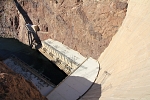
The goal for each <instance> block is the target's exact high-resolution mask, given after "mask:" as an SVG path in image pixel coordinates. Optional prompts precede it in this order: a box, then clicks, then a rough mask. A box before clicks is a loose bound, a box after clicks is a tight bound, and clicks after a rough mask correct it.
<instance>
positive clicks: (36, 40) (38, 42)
mask: <svg viewBox="0 0 150 100" xmlns="http://www.w3.org/2000/svg"><path fill="white" fill-rule="evenodd" d="M14 2H15V4H16V7H17V9H18V11H19V12H20V13H21V15H22V16H23V18H24V20H25V23H26V24H30V25H33V22H32V21H31V19H30V18H29V16H28V14H27V12H26V11H25V10H24V9H23V8H22V7H21V5H20V4H19V3H18V1H17V0H14ZM32 37H33V38H32ZM28 41H29V46H30V47H31V48H32V47H33V45H35V48H36V49H39V48H40V47H41V46H42V43H41V40H40V38H39V36H38V35H37V32H36V31H34V30H28ZM35 43H36V44H35Z"/></svg>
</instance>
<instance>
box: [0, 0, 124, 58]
mask: <svg viewBox="0 0 150 100" xmlns="http://www.w3.org/2000/svg"><path fill="white" fill-rule="evenodd" d="M10 1H12V0H10ZM1 2H2V1H1ZM3 2H4V1H3ZM18 3H19V4H20V5H21V7H22V8H23V9H24V10H25V12H26V13H27V15H28V16H29V18H30V19H31V21H32V23H33V24H35V25H39V27H40V32H39V33H38V35H39V37H40V39H41V40H44V39H48V38H52V39H54V40H58V41H60V42H62V43H63V44H65V45H67V46H69V47H70V48H72V49H74V50H77V51H79V52H80V53H81V54H82V55H84V56H91V57H93V58H96V59H97V58H98V57H99V55H100V54H101V53H102V52H103V50H104V49H105V48H106V47H107V46H108V44H109V42H110V41H111V38H112V36H113V35H114V34H115V33H116V32H117V31H118V28H119V26H120V25H121V23H122V21H123V19H124V17H125V14H126V8H127V3H126V0H113V1H109V0H69V1H68V0H18ZM6 6H11V7H12V8H13V9H12V8H8V9H7V8H5V9H4V12H6V11H8V12H11V10H12V12H15V13H14V14H11V13H12V12H11V13H9V14H10V15H12V16H8V15H6V17H7V21H8V22H10V21H9V19H12V18H13V17H14V16H17V22H18V23H19V24H18V23H17V26H16V29H14V28H13V30H15V31H12V32H11V31H10V30H8V31H9V32H10V33H11V35H13V36H15V37H16V38H18V39H19V40H20V41H22V42H24V43H27V44H28V35H27V31H26V28H25V21H24V18H23V17H22V15H21V13H19V11H18V10H17V9H16V8H15V3H13V2H12V3H8V4H7V3H6ZM4 7H5V6H4ZM13 21H15V20H13ZM3 23H4V22H3ZM30 24H31V23H30ZM13 25H14V23H13ZM6 26H7V27H8V25H7V23H6ZM10 26H11V25H10ZM14 27H15V26H14ZM3 29H5V28H3ZM17 32H19V33H17ZM45 32H47V34H45ZM4 33H7V32H6V31H4Z"/></svg>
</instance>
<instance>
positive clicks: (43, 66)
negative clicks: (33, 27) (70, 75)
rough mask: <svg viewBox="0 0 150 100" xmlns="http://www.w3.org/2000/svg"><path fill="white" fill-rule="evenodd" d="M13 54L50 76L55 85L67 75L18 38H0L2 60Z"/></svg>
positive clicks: (0, 58) (0, 56)
mask: <svg viewBox="0 0 150 100" xmlns="http://www.w3.org/2000/svg"><path fill="white" fill-rule="evenodd" d="M12 55H14V56H16V57H17V58H19V59H20V60H22V61H24V62H25V63H26V64H28V65H29V66H30V67H33V68H34V69H36V70H37V71H38V72H39V73H42V74H43V75H45V76H47V77H48V78H50V80H51V82H52V83H53V84H55V85H58V84H59V83H60V82H61V81H62V80H63V79H64V78H65V77H66V76H67V75H66V74H65V73H64V72H63V71H62V70H60V69H59V68H58V67H57V66H56V65H55V64H54V63H52V62H51V61H49V60H48V59H47V58H46V57H45V56H43V55H42V54H41V53H40V52H39V51H38V50H35V49H31V48H30V47H29V46H27V45H25V44H23V43H21V42H19V41H18V40H17V39H13V38H0V60H4V59H7V58H9V57H10V56H12Z"/></svg>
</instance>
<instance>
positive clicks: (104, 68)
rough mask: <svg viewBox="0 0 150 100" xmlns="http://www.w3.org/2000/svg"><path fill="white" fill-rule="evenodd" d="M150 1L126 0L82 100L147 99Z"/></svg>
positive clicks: (149, 54) (148, 87) (149, 89)
mask: <svg viewBox="0 0 150 100" xmlns="http://www.w3.org/2000/svg"><path fill="white" fill-rule="evenodd" d="M149 20H150V0H128V9H127V15H126V17H125V19H124V21H123V24H122V26H121V27H120V29H119V31H118V32H117V34H116V35H115V36H114V37H113V38H112V41H111V42H110V44H109V46H108V47H107V48H106V49H105V51H104V52H103V53H102V55H101V56H100V57H99V59H98V61H99V63H100V67H101V70H100V73H99V76H98V78H97V80H96V82H95V84H99V85H101V88H100V87H97V86H96V85H93V87H92V88H91V89H90V90H89V91H88V92H87V93H86V94H85V95H84V96H83V97H82V98H81V100H99V99H100V100H150V80H149V79H150V74H149V73H150V21H149Z"/></svg>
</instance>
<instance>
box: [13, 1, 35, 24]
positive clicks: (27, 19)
mask: <svg viewBox="0 0 150 100" xmlns="http://www.w3.org/2000/svg"><path fill="white" fill-rule="evenodd" d="M14 2H15V4H16V7H17V9H18V10H19V12H20V13H21V14H22V16H23V18H24V20H25V22H26V24H33V23H32V21H31V19H30V18H29V16H28V14H27V12H26V11H25V10H24V9H23V8H22V7H21V5H20V4H19V3H18V1H17V0H14Z"/></svg>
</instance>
